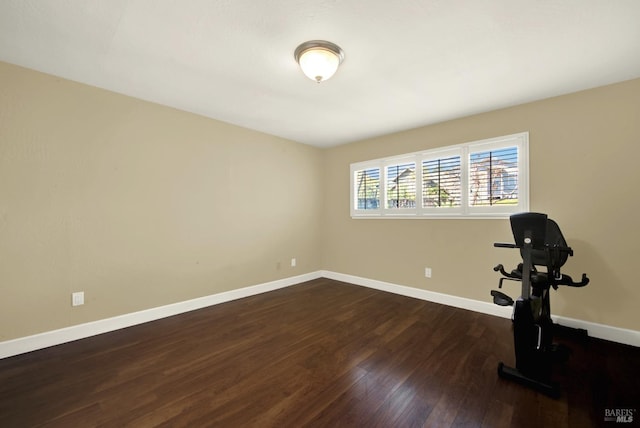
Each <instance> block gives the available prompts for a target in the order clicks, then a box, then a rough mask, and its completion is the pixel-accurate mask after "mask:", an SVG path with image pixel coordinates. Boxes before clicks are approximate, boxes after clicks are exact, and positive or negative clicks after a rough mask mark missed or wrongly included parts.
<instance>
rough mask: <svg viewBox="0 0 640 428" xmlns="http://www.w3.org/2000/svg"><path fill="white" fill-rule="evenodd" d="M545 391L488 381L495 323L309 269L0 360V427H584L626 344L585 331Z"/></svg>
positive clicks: (503, 336)
mask: <svg viewBox="0 0 640 428" xmlns="http://www.w3.org/2000/svg"><path fill="white" fill-rule="evenodd" d="M560 341H563V343H565V344H567V345H569V346H570V347H571V348H572V349H573V355H572V357H571V359H570V360H569V362H567V363H566V364H564V365H563V366H560V367H559V368H558V369H559V370H558V373H557V375H556V380H558V382H559V383H560V384H561V386H562V388H563V395H562V397H561V398H560V399H558V400H554V399H551V398H549V397H546V396H543V395H540V394H539V393H536V392H535V391H531V390H529V389H526V388H524V387H522V386H520V385H517V384H514V383H511V382H508V381H505V380H502V379H499V378H498V376H497V373H496V369H497V364H498V362H499V361H504V362H505V363H507V364H513V344H512V333H511V325H510V321H509V320H506V319H501V318H496V317H491V316H488V315H483V314H478V313H474V312H470V311H466V310H462V309H456V308H451V307H447V306H443V305H438V304H434V303H430V302H425V301H421V300H417V299H412V298H408V297H403V296H399V295H394V294H390V293H385V292H382V291H378V290H372V289H367V288H362V287H358V286H354V285H350V284H346V283H342V282H338V281H332V280H328V279H318V280H314V281H310V282H307V283H303V284H299V285H296V286H292V287H287V288H284V289H280V290H276V291H273V292H269V293H264V294H261V295H257V296H252V297H249V298H245V299H240V300H236V301H232V302H228V303H225V304H221V305H216V306H212V307H209V308H204V309H201V310H198V311H193V312H189V313H185V314H182V315H178V316H175V317H170V318H165V319H162V320H158V321H154V322H150V323H146V324H142V325H139V326H135V327H130V328H127V329H123V330H119V331H116V332H111V333H107V334H103V335H99V336H95V337H91V338H87V339H84V340H80V341H76V342H72V343H68V344H64V345H60V346H56V347H52V348H48V349H43V350H40V351H36V352H31V353H28V354H24V355H19V356H15V357H11V358H5V359H3V360H0V426H2V427H5V426H6V427H35V426H52V427H57V426H59V427H70V426H74V427H76V426H78V427H92V426H96V427H98V426H99V427H112V426H113V427H121V426H132V427H150V426H171V427H180V426H184V427H195V426H197V427H200V426H221V427H247V426H248V427H252V426H255V427H325V426H326V427H329V426H330V427H339V426H345V427H361V426H366V427H424V426H434V427H450V426H469V427H509V426H517V427H528V426H532V427H533V426H546V427H598V426H604V412H605V409H611V408H633V409H636V411H637V409H638V407H639V403H640V392H639V391H638V388H637V379H638V378H640V350H639V349H638V348H634V347H629V346H624V345H619V344H615V343H610V342H606V341H602V340H596V339H590V340H588V341H584V342H579V341H576V340H575V339H562V338H560Z"/></svg>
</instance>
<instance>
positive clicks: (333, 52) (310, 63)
mask: <svg viewBox="0 0 640 428" xmlns="http://www.w3.org/2000/svg"><path fill="white" fill-rule="evenodd" d="M294 56H295V58H296V61H297V62H298V64H300V68H301V69H302V72H303V73H304V74H305V75H306V76H307V77H308V78H309V79H311V80H315V81H316V82H318V83H320V82H324V81H325V80H327V79H329V78H330V77H331V76H333V75H334V74H335V72H336V71H337V70H338V66H339V65H340V63H342V61H343V60H344V52H343V51H342V49H340V47H339V46H338V45H336V44H334V43H331V42H327V41H324V40H311V41H309V42H305V43H303V44H301V45H300V46H298V47H297V48H296V51H295V53H294Z"/></svg>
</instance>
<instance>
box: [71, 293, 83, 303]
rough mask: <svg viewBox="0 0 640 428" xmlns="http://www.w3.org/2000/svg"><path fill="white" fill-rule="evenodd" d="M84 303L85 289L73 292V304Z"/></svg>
mask: <svg viewBox="0 0 640 428" xmlns="http://www.w3.org/2000/svg"><path fill="white" fill-rule="evenodd" d="M80 305H84V291H78V292H76V293H71V306H80Z"/></svg>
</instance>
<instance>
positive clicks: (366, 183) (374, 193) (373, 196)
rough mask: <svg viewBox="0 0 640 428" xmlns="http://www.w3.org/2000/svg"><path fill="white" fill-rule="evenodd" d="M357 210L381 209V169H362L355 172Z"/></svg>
mask: <svg viewBox="0 0 640 428" xmlns="http://www.w3.org/2000/svg"><path fill="white" fill-rule="evenodd" d="M355 181H356V192H355V193H356V201H355V205H356V207H355V209H356V210H376V209H379V208H380V168H369V169H362V170H358V171H356V172H355Z"/></svg>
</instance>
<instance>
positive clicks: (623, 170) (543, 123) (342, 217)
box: [322, 79, 640, 330]
mask: <svg viewBox="0 0 640 428" xmlns="http://www.w3.org/2000/svg"><path fill="white" fill-rule="evenodd" d="M522 131H529V133H530V134H529V146H530V148H529V151H530V179H531V186H530V189H531V205H530V208H531V210H532V211H539V212H545V213H548V214H549V216H550V217H551V218H554V219H555V220H557V221H558V223H559V224H560V227H561V228H562V230H563V233H564V235H565V237H566V239H567V241H568V242H569V244H570V245H571V246H572V247H573V248H574V250H575V256H574V257H573V258H571V259H570V260H569V261H568V262H567V265H566V269H565V273H569V274H571V275H575V277H577V278H579V277H580V275H581V273H582V272H587V273H588V274H589V276H590V277H591V280H592V282H591V284H590V285H589V286H587V287H586V288H583V289H577V288H576V289H571V288H566V287H565V288H561V289H560V290H559V291H558V292H554V293H553V296H552V311H553V312H554V313H556V314H558V315H563V316H566V317H571V318H576V319H581V320H585V321H591V322H596V323H602V324H607V325H611V326H617V327H622V328H629V329H634V330H640V286H639V285H638V279H637V276H636V268H637V267H636V263H640V250H639V249H638V248H639V242H640V233H639V230H640V223H639V220H638V218H640V189H639V188H638V186H639V184H640V168H639V167H638V159H639V158H640V79H637V80H632V81H628V82H624V83H620V84H616V85H612V86H606V87H601V88H596V89H593V90H589V91H584V92H579V93H575V94H571V95H566V96H561V97H557V98H552V99H548V100H544V101H540V102H534V103H530V104H525V105H521V106H518V107H513V108H508V109H504V110H498V111H493V112H490V113H486V114H480V115H476V116H472V117H467V118H463V119H459V120H454V121H449V122H446V123H441V124H437V125H433V126H427V127H424V128H419V129H414V130H410V131H405V132H400V133H397V134H393V135H388V136H384V137H380V138H374V139H370V140H366V141H361V142H357V143H353V144H348V145H344V146H339V147H335V148H332V149H330V150H328V151H326V152H325V178H324V180H325V187H324V192H325V194H324V197H325V204H324V217H323V220H324V229H323V235H322V255H323V260H322V266H323V268H324V269H327V270H330V271H336V272H340V273H344V274H351V275H356V276H361V277H365V278H371V279H376V280H381V281H388V282H391V283H395V284H401V285H406V286H411V287H416V288H421V289H426V290H431V291H436V292H441V293H447V294H451V295H455V296H461V297H466V298H470V299H475V300H481V301H486V302H490V296H489V290H490V289H492V288H495V287H496V286H497V280H498V275H497V274H495V273H494V272H493V270H492V267H493V266H495V265H496V264H498V263H505V264H507V263H508V264H509V266H508V267H509V268H511V267H512V266H513V265H515V262H516V261H517V252H515V251H514V250H505V249H496V248H493V243H494V242H500V241H501V242H510V241H511V240H512V238H511V231H510V227H509V222H508V220H506V219H504V220H436V219H432V220H429V219H421V220H390V219H368V220H367V219H357V220H353V219H351V218H350V216H349V164H350V163H352V162H358V161H365V160H370V159H375V158H379V157H384V156H391V155H398V154H402V153H409V152H414V151H418V150H422V149H429V148H434V147H439V146H446V145H451V144H458V143H464V142H471V141H475V140H480V139H484V138H490V137H497V136H501V135H507V134H512V133H516V132H522ZM427 266H428V267H431V268H432V269H433V277H432V278H431V279H426V278H425V277H424V268H425V267H427ZM507 291H508V292H510V294H512V295H514V296H517V295H518V288H517V286H513V285H507Z"/></svg>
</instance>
